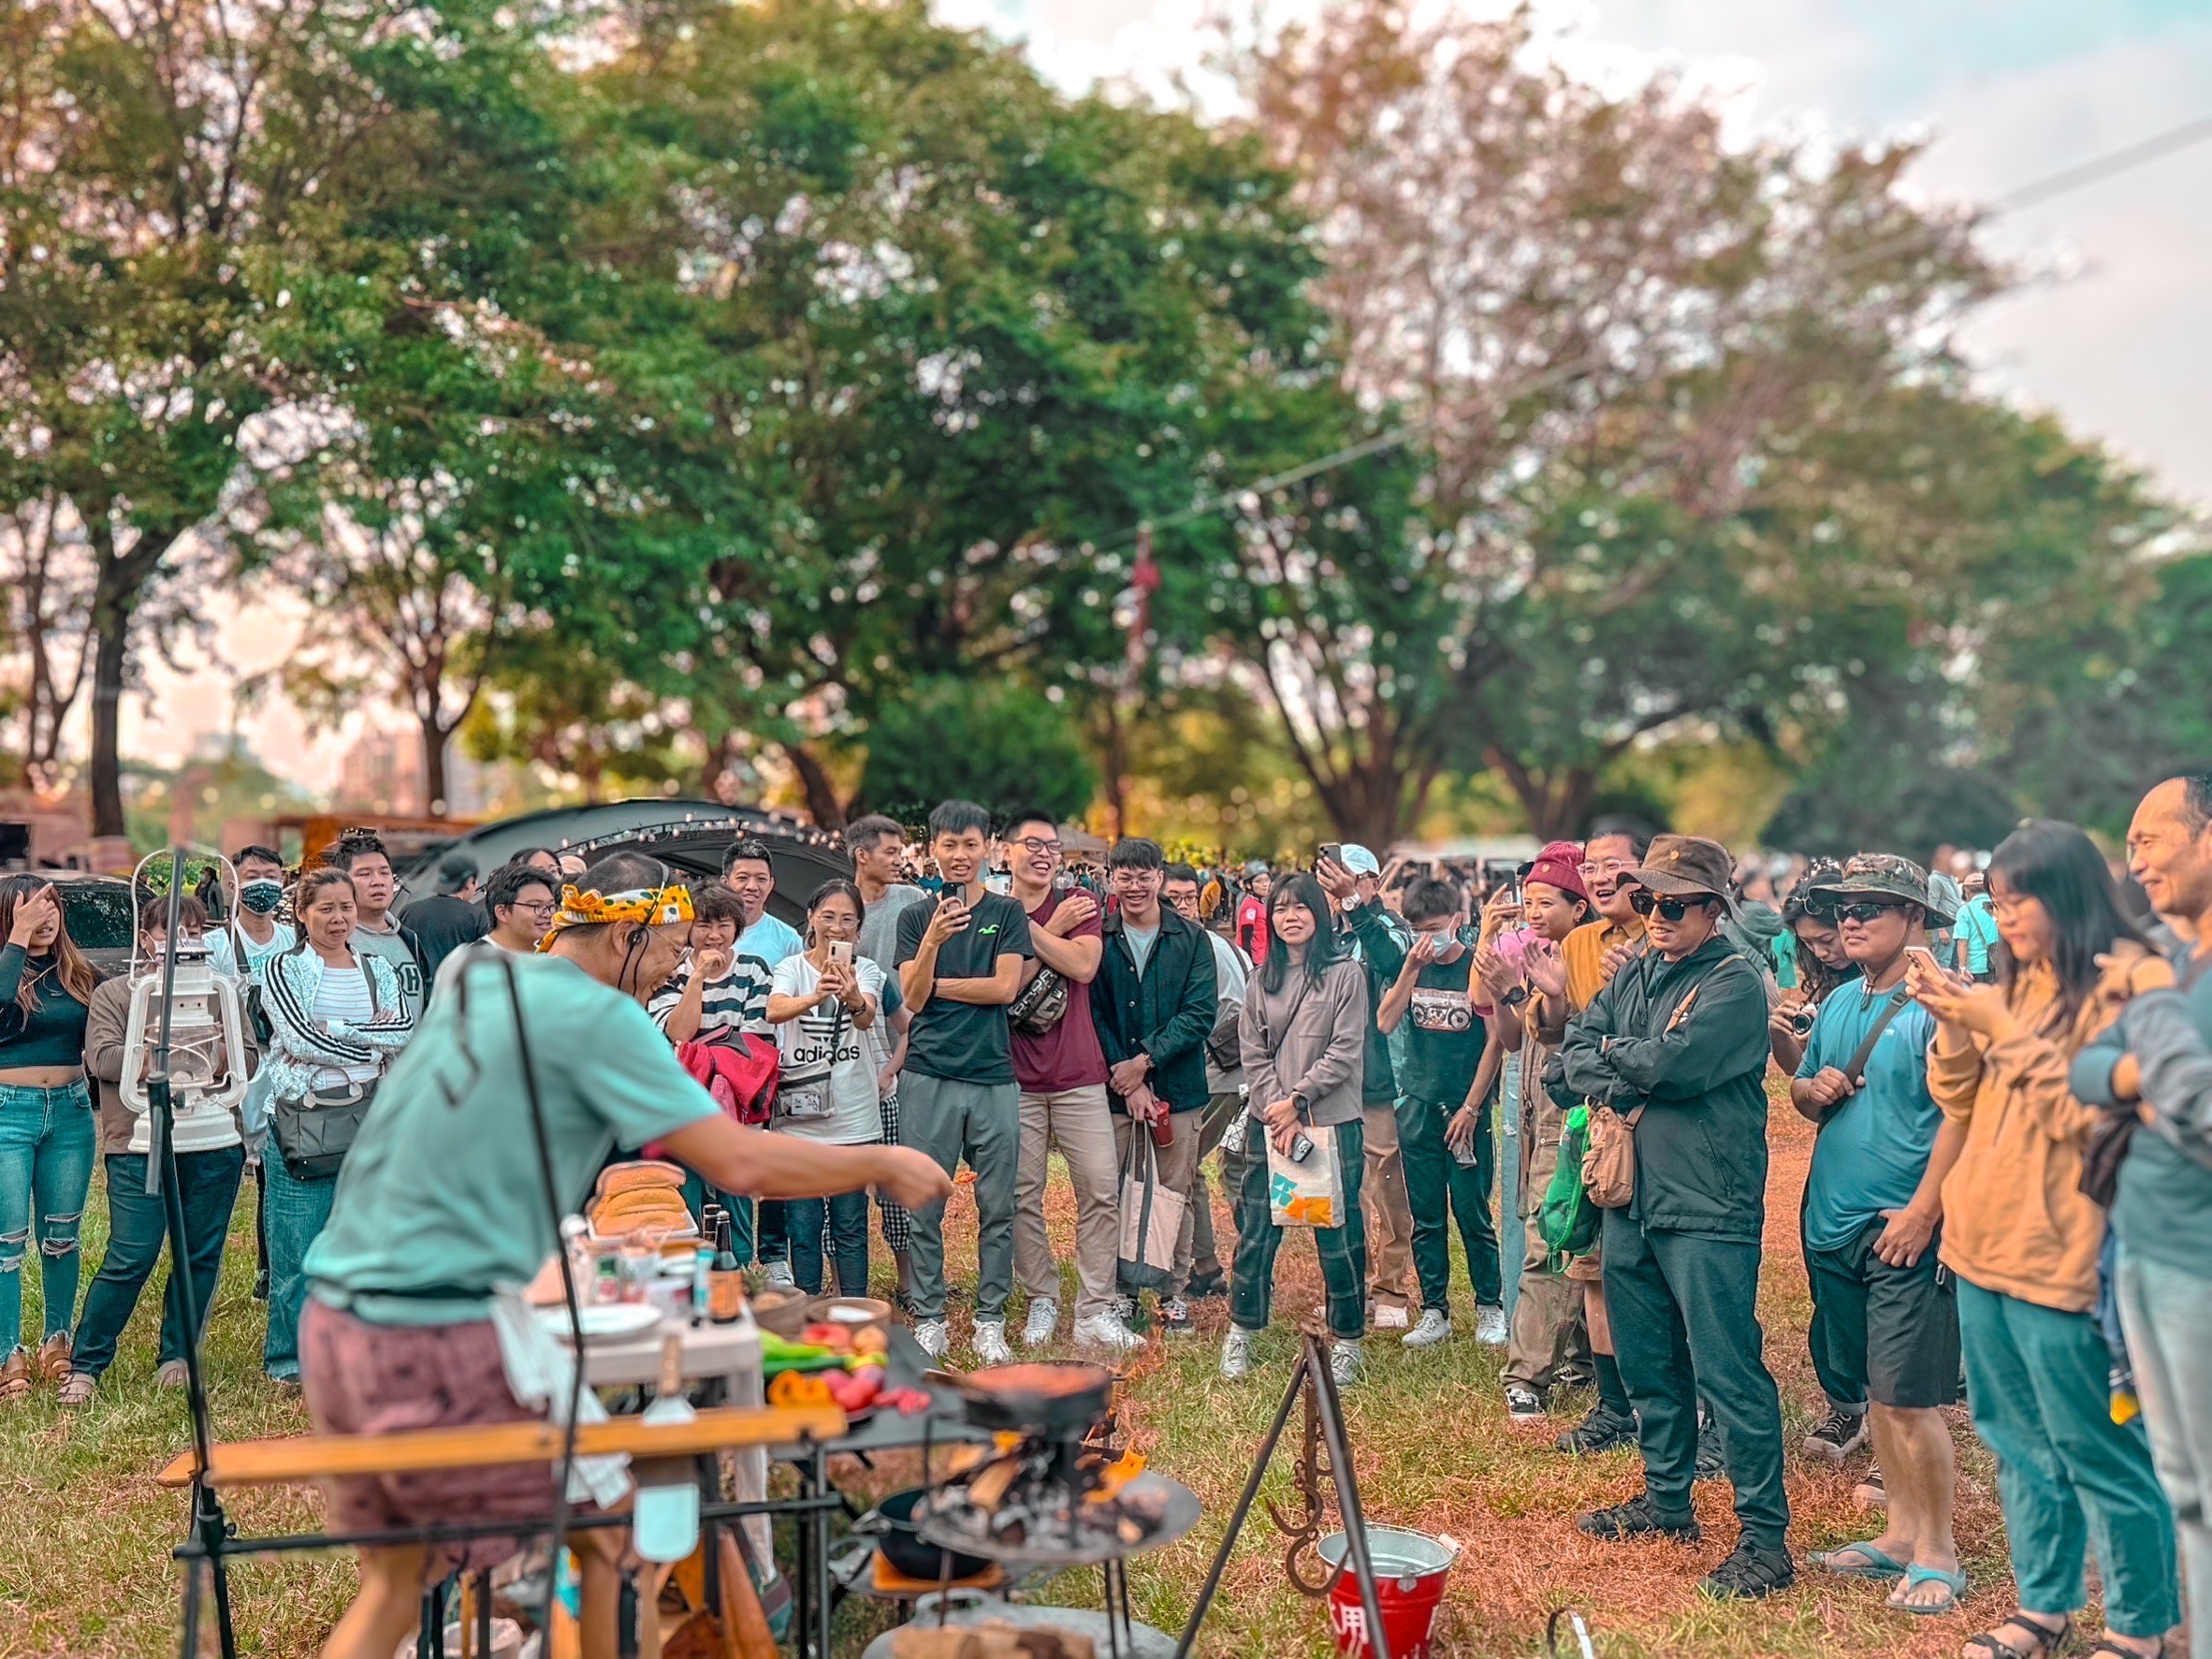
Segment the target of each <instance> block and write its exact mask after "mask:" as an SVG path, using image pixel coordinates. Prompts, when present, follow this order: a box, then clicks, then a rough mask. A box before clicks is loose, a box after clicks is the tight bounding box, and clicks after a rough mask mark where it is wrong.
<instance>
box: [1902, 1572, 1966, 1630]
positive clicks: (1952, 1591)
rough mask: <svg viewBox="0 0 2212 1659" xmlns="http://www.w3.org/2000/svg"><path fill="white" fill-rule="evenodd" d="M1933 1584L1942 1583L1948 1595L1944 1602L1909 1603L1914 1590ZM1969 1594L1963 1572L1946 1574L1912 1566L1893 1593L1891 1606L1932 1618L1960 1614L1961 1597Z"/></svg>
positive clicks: (1945, 1594)
mask: <svg viewBox="0 0 2212 1659" xmlns="http://www.w3.org/2000/svg"><path fill="white" fill-rule="evenodd" d="M1930 1584H1940V1585H1942V1586H1943V1591H1944V1594H1943V1599H1942V1600H1941V1601H1908V1600H1906V1599H1905V1598H1906V1597H1907V1596H1910V1595H1911V1594H1913V1592H1914V1591H1915V1590H1920V1589H1924V1588H1925V1587H1927V1586H1928V1585H1930ZM1964 1594H1966V1574H1965V1573H1964V1572H1963V1571H1960V1572H1956V1573H1946V1572H1944V1571H1943V1568H1941V1567H1927V1566H1908V1567H1907V1568H1905V1581H1904V1582H1903V1583H1902V1584H1899V1586H1898V1587H1897V1588H1896V1589H1895V1590H1893V1591H1891V1592H1890V1593H1889V1605H1890V1606H1891V1607H1893V1608H1896V1609H1897V1610H1898V1611H1899V1612H1900V1613H1917V1614H1918V1615H1920V1616H1921V1617H1922V1618H1924V1619H1932V1618H1934V1617H1936V1616H1937V1615H1938V1614H1940V1613H1956V1612H1957V1610H1958V1598H1959V1597H1960V1596H1962V1595H1964Z"/></svg>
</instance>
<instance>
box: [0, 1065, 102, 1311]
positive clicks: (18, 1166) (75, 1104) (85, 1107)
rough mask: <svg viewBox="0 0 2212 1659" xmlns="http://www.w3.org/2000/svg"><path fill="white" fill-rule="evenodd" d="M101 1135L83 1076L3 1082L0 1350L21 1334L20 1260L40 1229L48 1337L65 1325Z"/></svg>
mask: <svg viewBox="0 0 2212 1659" xmlns="http://www.w3.org/2000/svg"><path fill="white" fill-rule="evenodd" d="M98 1146H99V1134H98V1131H97V1128H96V1127H95V1123H94V1119H93V1109H92V1092H91V1090H89V1089H88V1088H87V1087H86V1086H85V1083H84V1080H83V1079H82V1078H81V1077H80V1078H79V1079H78V1080H77V1081H76V1082H75V1083H65V1084H61V1085H60V1086H58V1087H56V1088H26V1087H24V1086H23V1085H22V1084H12V1083H8V1084H0V1355H5V1354H7V1352H8V1351H9V1350H10V1349H12V1348H13V1347H15V1346H16V1345H17V1344H19V1343H21V1342H22V1339H23V1258H24V1256H25V1255H27V1254H28V1253H29V1251H30V1247H31V1225H32V1217H33V1216H34V1215H36V1217H37V1226H38V1283H39V1287H40V1288H41V1289H43V1290H44V1291H45V1293H46V1330H45V1334H46V1335H48V1336H55V1335H59V1334H60V1333H62V1332H65V1331H67V1330H68V1329H69V1317H70V1316H71V1315H72V1314H74V1313H75V1312H76V1311H77V1279H78V1275H79V1273H80V1272H81V1271H82V1264H83V1258H82V1256H81V1255H80V1252H79V1250H78V1248H77V1230H78V1228H79V1226H80V1224H81V1223H82V1221H83V1220H84V1195H85V1194H86V1193H88V1192H90V1191H91V1190H92V1167H93V1154H94V1153H95V1151H96V1150H97V1149H98Z"/></svg>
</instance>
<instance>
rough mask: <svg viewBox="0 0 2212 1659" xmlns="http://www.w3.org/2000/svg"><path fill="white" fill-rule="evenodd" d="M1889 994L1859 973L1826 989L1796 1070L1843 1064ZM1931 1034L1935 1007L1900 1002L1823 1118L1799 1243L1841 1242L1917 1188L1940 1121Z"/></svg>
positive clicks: (1832, 1245) (1821, 1246)
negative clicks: (1857, 1076) (1852, 1088)
mask: <svg viewBox="0 0 2212 1659" xmlns="http://www.w3.org/2000/svg"><path fill="white" fill-rule="evenodd" d="M1888 1003H1889V993H1888V992H1887V991H1876V992H1873V993H1872V994H1869V993H1868V991H1867V989H1866V987H1865V985H1864V984H1863V983H1860V982H1852V983H1848V984H1845V985H1841V986H1840V987H1838V988H1837V989H1836V990H1835V991H1834V992H1832V993H1830V995H1829V997H1828V999H1827V1000H1826V1002H1824V1003H1822V1004H1821V1008H1820V1018H1819V1020H1818V1021H1817V1022H1816V1023H1815V1024H1814V1026H1813V1027H1812V1040H1811V1041H1809V1042H1807V1044H1806V1045H1805V1059H1804V1062H1803V1063H1802V1064H1801V1065H1799V1066H1798V1068H1797V1075H1798V1076H1799V1077H1801V1078H1811V1077H1816V1076H1818V1075H1819V1074H1820V1072H1821V1071H1822V1070H1824V1069H1825V1068H1826V1067H1829V1066H1833V1067H1835V1068H1836V1069H1837V1070H1839V1071H1841V1070H1843V1069H1844V1068H1845V1067H1846V1066H1848V1065H1849V1064H1850V1063H1851V1059H1852V1056H1853V1055H1856V1054H1857V1053H1858V1050H1859V1045H1860V1044H1861V1043H1862V1042H1864V1041H1866V1036H1867V1033H1868V1031H1869V1030H1870V1029H1872V1027H1873V1024H1874V1021H1875V1020H1876V1019H1877V1018H1878V1017H1879V1016H1880V1015H1881V1013H1882V1011H1884V1010H1885V1008H1886V1007H1887V1005H1888ZM1934 1039H1935V1018H1934V1016H1933V1015H1932V1014H1930V1013H1929V1012H1928V1011H1927V1010H1926V1009H1924V1008H1922V1007H1921V1006H1920V1005H1919V1004H1918V1003H1917V1002H1908V1003H1906V1004H1905V1006H1904V1007H1903V1008H1902V1009H1900V1010H1899V1011H1898V1013H1897V1016H1896V1018H1894V1019H1892V1020H1891V1021H1890V1022H1889V1026H1888V1028H1887V1029H1885V1031H1884V1032H1883V1033H1882V1038H1881V1041H1878V1042H1877V1043H1875V1045H1874V1052H1873V1055H1871V1056H1870V1058H1869V1059H1868V1061H1867V1070H1866V1076H1865V1078H1864V1079H1863V1080H1862V1081H1861V1083H1860V1084H1859V1087H1858V1092H1857V1093H1856V1094H1855V1095H1853V1096H1852V1097H1851V1098H1850V1099H1847V1100H1845V1101H1844V1102H1843V1103H1842V1104H1841V1105H1840V1106H1838V1107H1837V1108H1836V1109H1835V1111H1834V1112H1832V1113H1829V1115H1828V1118H1827V1121H1826V1123H1824V1124H1822V1125H1821V1129H1820V1138H1819V1139H1818V1140H1817V1141H1815V1142H1813V1145H1812V1175H1811V1177H1810V1178H1809V1179H1808V1181H1807V1182H1806V1186H1805V1242H1806V1244H1809V1245H1810V1246H1812V1248H1813V1249H1815V1250H1841V1249H1842V1248H1843V1247H1844V1246H1846V1245H1847V1244H1851V1243H1852V1242H1853V1241H1855V1239H1856V1238H1857V1237H1858V1235H1859V1234H1860V1233H1861V1232H1862V1231H1864V1230H1865V1229H1866V1227H1867V1225H1868V1223H1870V1222H1871V1221H1874V1220H1876V1219H1878V1218H1879V1217H1880V1216H1881V1214H1882V1212H1883V1211H1885V1210H1901V1209H1903V1208H1904V1207H1905V1206H1906V1205H1907V1204H1910V1203H1911V1202H1912V1201H1913V1197H1914V1193H1916V1192H1917V1191H1918V1190H1919V1188H1920V1178H1921V1176H1922V1175H1924V1174H1925V1173H1927V1171H1928V1157H1930V1155H1932V1154H1933V1152H1934V1151H1935V1141H1936V1132H1937V1131H1938V1130H1939V1129H1941V1128H1943V1110H1942V1109H1941V1108H1940V1107H1938V1106H1937V1105H1936V1103H1935V1099H1934V1097H1933V1096H1931V1095H1930V1094H1929V1093H1928V1044H1929V1043H1930V1042H1931V1041H1934Z"/></svg>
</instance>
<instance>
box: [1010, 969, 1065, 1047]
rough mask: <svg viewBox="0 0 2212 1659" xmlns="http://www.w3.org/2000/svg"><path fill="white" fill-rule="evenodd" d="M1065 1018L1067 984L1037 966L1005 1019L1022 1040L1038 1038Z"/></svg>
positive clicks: (1050, 972) (1047, 970) (1052, 972)
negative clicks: (1020, 1035)
mask: <svg viewBox="0 0 2212 1659" xmlns="http://www.w3.org/2000/svg"><path fill="white" fill-rule="evenodd" d="M1067 1016H1068V982H1067V981H1066V980H1064V979H1062V978H1061V977H1060V976H1059V975H1058V974H1057V973H1055V972H1054V971H1053V970H1052V969H1051V968H1046V967H1044V966H1042V965H1041V964H1040V965H1039V967H1038V969H1037V972H1036V974H1035V975H1034V976H1033V977H1032V978H1031V979H1030V981H1029V982H1028V983H1027V984H1026V985H1025V986H1023V987H1022V994H1021V995H1020V996H1019V997H1015V998H1014V999H1013V1006H1012V1007H1011V1008H1009V1009H1008V1010H1007V1011H1006V1017H1007V1018H1008V1020H1010V1021H1011V1022H1012V1025H1013V1028H1014V1029H1015V1030H1017V1031H1019V1032H1021V1033H1022V1034H1023V1035H1024V1036H1026V1037H1042V1036H1044V1035H1045V1034H1046V1033H1047V1032H1049V1031H1051V1030H1052V1028H1053V1027H1054V1026H1057V1025H1058V1024H1059V1023H1060V1022H1061V1021H1062V1020H1063V1019H1065V1018H1067Z"/></svg>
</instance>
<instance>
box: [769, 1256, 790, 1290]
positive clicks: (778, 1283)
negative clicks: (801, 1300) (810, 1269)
mask: <svg viewBox="0 0 2212 1659" xmlns="http://www.w3.org/2000/svg"><path fill="white" fill-rule="evenodd" d="M761 1272H762V1273H765V1274H766V1275H767V1280H768V1283H769V1284H770V1285H772V1286H774V1287H775V1288H777V1289H779V1290H796V1289H797V1288H799V1282H798V1280H796V1279H794V1278H793V1277H792V1276H791V1263H790V1262H788V1261H764V1262H762V1263H761Z"/></svg>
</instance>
